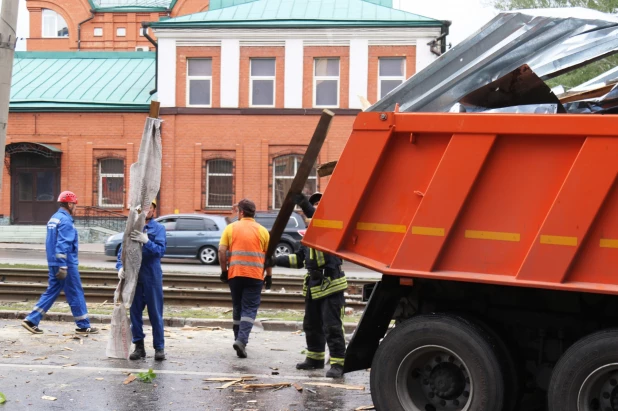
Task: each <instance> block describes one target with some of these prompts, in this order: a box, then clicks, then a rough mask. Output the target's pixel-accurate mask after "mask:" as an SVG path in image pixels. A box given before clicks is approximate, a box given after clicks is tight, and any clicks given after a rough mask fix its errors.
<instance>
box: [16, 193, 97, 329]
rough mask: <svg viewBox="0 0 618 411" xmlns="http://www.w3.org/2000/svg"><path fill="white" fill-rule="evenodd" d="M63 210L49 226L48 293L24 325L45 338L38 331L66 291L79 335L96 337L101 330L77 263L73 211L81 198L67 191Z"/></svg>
mask: <svg viewBox="0 0 618 411" xmlns="http://www.w3.org/2000/svg"><path fill="white" fill-rule="evenodd" d="M58 202H59V203H60V208H59V209H58V211H56V213H55V214H54V215H53V216H52V217H51V218H50V219H49V222H48V223H47V238H46V240H45V251H46V252H47V265H48V266H49V280H48V281H49V283H48V286H47V290H46V291H45V292H44V293H43V295H42V296H41V298H40V299H39V301H38V302H37V303H36V305H35V306H34V310H33V311H32V312H31V313H30V314H29V315H28V316H27V317H26V319H25V320H24V321H23V322H22V323H21V324H22V326H23V327H24V328H25V329H26V330H28V331H30V332H31V333H33V334H42V333H43V331H42V330H41V329H40V328H39V327H38V326H39V322H40V321H41V318H43V315H45V313H46V312H47V310H49V309H50V308H51V306H52V305H54V302H55V301H56V298H58V295H59V294H60V291H62V290H64V294H65V295H66V297H67V302H68V303H69V306H70V307H71V312H72V313H73V317H75V324H77V329H76V330H75V332H76V333H77V334H96V333H98V332H99V330H98V329H96V328H94V327H91V326H90V321H89V320H88V308H86V299H85V298H84V289H83V288H82V282H81V279H80V278H79V272H78V271H77V266H78V265H79V261H78V259H77V254H78V249H79V247H78V245H79V235H78V233H77V230H76V229H75V225H74V223H73V217H72V214H73V211H74V210H75V206H76V205H77V196H76V195H75V194H74V193H72V192H71V191H63V192H62V193H60V196H58Z"/></svg>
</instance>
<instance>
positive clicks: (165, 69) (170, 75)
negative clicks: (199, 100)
mask: <svg viewBox="0 0 618 411" xmlns="http://www.w3.org/2000/svg"><path fill="white" fill-rule="evenodd" d="M158 45H159V46H158V49H159V50H158V51H159V61H158V62H157V64H158V65H159V67H158V70H159V72H158V79H157V94H158V98H159V102H160V103H161V107H176V105H177V104H176V40H175V39H166V38H159V40H158ZM179 103H180V104H182V103H181V102H179Z"/></svg>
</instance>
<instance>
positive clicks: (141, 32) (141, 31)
mask: <svg viewBox="0 0 618 411" xmlns="http://www.w3.org/2000/svg"><path fill="white" fill-rule="evenodd" d="M146 30H148V28H143V27H140V29H139V36H140V37H145V36H144V33H145V32H146Z"/></svg>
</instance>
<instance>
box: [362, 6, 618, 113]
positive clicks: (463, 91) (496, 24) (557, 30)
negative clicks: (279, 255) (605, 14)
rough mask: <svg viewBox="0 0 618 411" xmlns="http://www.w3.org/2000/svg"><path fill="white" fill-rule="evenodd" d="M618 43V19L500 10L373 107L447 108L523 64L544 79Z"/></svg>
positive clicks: (410, 110)
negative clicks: (587, 18)
mask: <svg viewBox="0 0 618 411" xmlns="http://www.w3.org/2000/svg"><path fill="white" fill-rule="evenodd" d="M616 49H618V23H616V22H615V21H607V20H583V19H577V18H553V17H538V16H531V15H527V14H522V13H500V14H499V15H498V16H496V17H495V18H494V19H493V20H491V21H490V22H489V23H487V24H486V25H485V26H484V27H483V28H481V29H480V30H479V31H478V32H476V33H475V34H473V35H472V36H470V37H468V38H467V39H466V40H465V41H463V42H462V43H460V44H459V45H457V46H456V47H454V48H453V49H451V50H449V51H448V52H447V53H445V54H444V55H442V56H441V57H440V58H439V59H438V60H436V61H435V62H433V63H432V64H430V65H429V66H428V67H426V68H425V69H424V70H422V71H420V72H418V73H417V74H415V75H414V76H412V77H411V78H410V79H408V80H407V81H406V82H404V83H403V84H402V85H401V86H399V87H398V88H396V89H395V90H393V91H392V92H391V93H389V94H388V95H387V96H385V97H384V98H383V99H382V100H380V101H378V102H377V103H376V104H374V105H373V106H371V107H370V108H368V110H367V111H392V110H393V109H394V107H395V104H396V103H397V104H399V106H400V111H404V112H406V111H407V112H412V111H422V112H446V111H449V110H450V109H451V108H452V107H453V106H454V105H455V104H457V103H458V102H459V100H460V99H461V98H462V97H464V96H466V95H467V94H469V93H470V92H472V91H474V90H476V89H478V88H480V87H483V86H485V85H487V84H489V83H491V82H493V81H496V80H497V79H499V78H501V77H503V76H505V75H507V74H508V73H509V72H511V71H513V70H515V69H516V68H517V67H520V66H522V65H523V64H528V65H529V66H530V68H531V69H532V70H533V71H534V72H535V73H536V74H537V75H538V76H539V77H541V78H542V79H548V78H551V77H553V76H555V75H558V74H560V73H562V72H565V71H568V70H570V69H573V68H576V67H578V66H580V65H582V64H584V63H586V62H590V61H592V60H594V59H598V58H601V57H603V56H606V55H608V54H610V53H611V52H615V50H616Z"/></svg>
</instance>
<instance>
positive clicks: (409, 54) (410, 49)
mask: <svg viewBox="0 0 618 411" xmlns="http://www.w3.org/2000/svg"><path fill="white" fill-rule="evenodd" d="M380 57H405V58H406V78H409V77H410V76H412V75H413V74H414V73H416V46H369V83H368V85H367V100H369V102H370V103H372V104H373V103H375V102H376V101H378V100H379V97H378V59H379V58H380Z"/></svg>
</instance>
